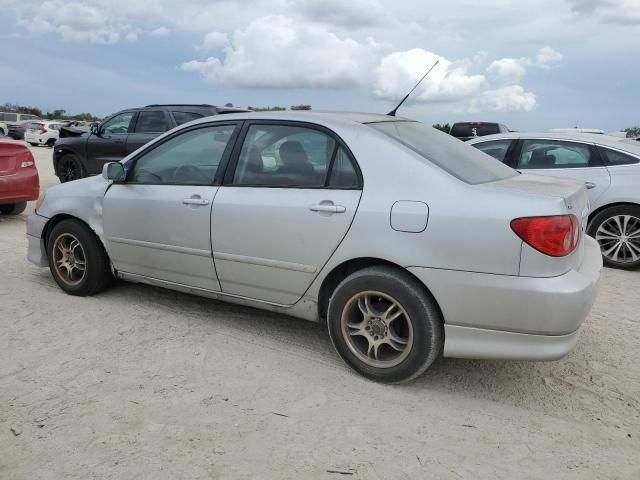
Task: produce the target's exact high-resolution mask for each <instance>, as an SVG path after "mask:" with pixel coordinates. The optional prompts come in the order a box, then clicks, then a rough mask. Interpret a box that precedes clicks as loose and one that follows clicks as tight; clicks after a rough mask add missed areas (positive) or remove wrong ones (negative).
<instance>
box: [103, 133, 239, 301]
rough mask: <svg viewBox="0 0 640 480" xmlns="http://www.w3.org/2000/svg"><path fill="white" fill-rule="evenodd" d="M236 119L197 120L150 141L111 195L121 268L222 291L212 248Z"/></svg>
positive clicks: (114, 252) (110, 236) (111, 243)
mask: <svg viewBox="0 0 640 480" xmlns="http://www.w3.org/2000/svg"><path fill="white" fill-rule="evenodd" d="M237 128H238V124H237V123H233V122H230V123H224V124H216V125H204V126H203V125H198V126H194V127H192V128H189V129H187V130H183V131H180V132H177V133H176V134H175V135H173V136H171V137H168V138H167V139H165V140H163V141H162V142H161V143H159V144H157V145H153V146H151V147H150V148H149V149H147V150H146V151H143V152H141V153H140V155H138V156H137V157H135V158H133V159H131V160H130V162H131V165H126V170H127V176H126V179H125V181H123V182H121V183H116V184H114V185H112V186H111V187H110V188H109V189H108V190H107V193H106V194H105V198H104V207H103V216H104V231H105V237H106V242H107V247H108V249H109V253H110V257H111V259H112V261H113V264H114V266H115V268H116V269H117V270H118V271H121V272H124V273H128V274H133V275H138V276H143V277H150V278H154V279H158V280H163V281H166V282H171V283H174V284H180V285H186V286H190V287H196V288H200V289H205V290H212V291H219V290H220V284H219V283H218V280H217V277H216V273H215V267H214V263H213V256H212V253H211V206H212V203H213V199H214V197H215V195H216V192H217V191H218V186H217V183H219V181H217V180H216V175H217V172H218V168H219V166H220V165H221V164H224V162H225V159H226V158H227V157H228V155H229V153H230V151H231V149H232V146H233V141H234V138H235V136H236V133H235V132H236V130H237Z"/></svg>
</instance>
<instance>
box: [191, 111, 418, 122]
mask: <svg viewBox="0 0 640 480" xmlns="http://www.w3.org/2000/svg"><path fill="white" fill-rule="evenodd" d="M229 119H234V120H235V119H237V120H249V119H255V120H285V121H286V120H290V121H298V122H300V121H302V122H304V121H307V122H314V121H317V122H320V123H326V122H332V121H335V122H349V123H361V124H365V123H378V122H396V121H415V120H411V119H409V118H404V117H391V116H389V115H384V114H380V113H365V112H333V111H322V110H287V111H263V112H239V113H225V114H224V115H223V118H221V119H220V120H229ZM199 121H201V120H199Z"/></svg>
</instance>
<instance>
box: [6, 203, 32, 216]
mask: <svg viewBox="0 0 640 480" xmlns="http://www.w3.org/2000/svg"><path fill="white" fill-rule="evenodd" d="M25 208H27V202H19V203H6V204H4V205H0V212H2V213H4V214H5V215H19V214H21V213H22V212H24V209H25Z"/></svg>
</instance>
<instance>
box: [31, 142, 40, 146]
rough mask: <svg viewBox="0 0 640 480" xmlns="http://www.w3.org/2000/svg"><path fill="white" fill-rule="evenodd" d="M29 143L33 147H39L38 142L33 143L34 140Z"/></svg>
mask: <svg viewBox="0 0 640 480" xmlns="http://www.w3.org/2000/svg"><path fill="white" fill-rule="evenodd" d="M29 145H31V146H32V147H37V146H38V144H37V143H32V142H29Z"/></svg>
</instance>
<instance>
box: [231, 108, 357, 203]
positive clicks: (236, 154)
mask: <svg viewBox="0 0 640 480" xmlns="http://www.w3.org/2000/svg"><path fill="white" fill-rule="evenodd" d="M252 125H277V126H289V127H300V128H307V129H310V130H316V131H318V132H321V133H324V134H325V135H328V136H329V137H331V138H332V139H333V140H334V142H335V146H334V149H333V154H332V156H331V161H330V163H329V166H328V168H327V174H326V177H325V184H324V185H323V186H320V187H309V186H299V187H296V186H286V187H283V186H270V185H264V186H263V185H261V186H260V187H258V188H296V189H327V188H330V187H328V186H327V184H328V182H329V181H330V179H331V171H332V168H333V164H334V161H335V157H336V155H337V152H338V149H339V148H340V147H342V149H343V150H344V151H345V152H346V154H347V157H348V158H349V161H350V162H351V165H352V167H353V169H354V170H355V172H356V175H357V177H358V187H356V188H339V187H331V189H336V190H362V189H363V183H364V182H363V177H362V171H361V170H360V166H359V165H358V162H357V161H356V160H355V157H354V156H353V153H352V152H351V149H350V148H349V147H348V146H347V144H346V143H345V142H344V140H342V138H340V136H339V135H338V134H337V133H335V132H334V131H333V130H331V129H329V128H327V127H324V126H323V125H318V124H316V123H309V122H301V121H297V120H259V119H256V120H245V122H244V125H243V126H242V128H241V130H240V133H239V134H238V138H236V139H235V146H234V148H233V151H232V152H231V155H230V157H229V159H228V162H227V165H225V172H224V176H223V178H222V182H221V183H220V185H222V186H235V187H250V186H249V185H234V183H233V177H234V175H235V171H236V168H237V167H238V161H239V159H240V152H241V150H242V146H243V145H244V142H245V140H246V138H247V133H248V131H249V128H250V127H251V126H252Z"/></svg>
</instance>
